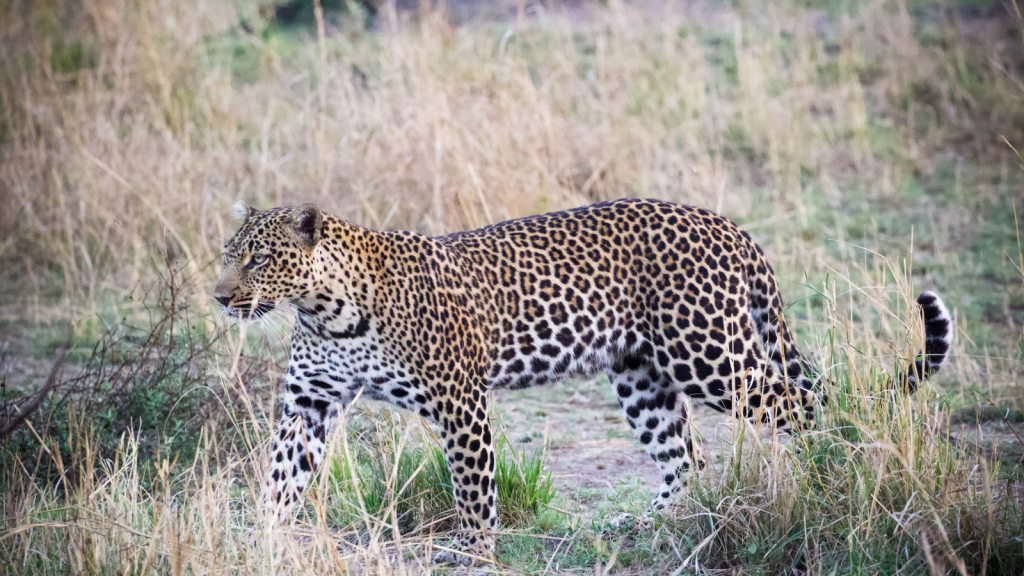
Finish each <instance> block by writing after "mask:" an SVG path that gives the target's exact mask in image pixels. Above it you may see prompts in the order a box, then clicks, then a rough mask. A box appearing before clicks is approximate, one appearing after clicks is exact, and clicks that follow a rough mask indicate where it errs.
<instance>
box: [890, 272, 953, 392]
mask: <svg viewBox="0 0 1024 576" xmlns="http://www.w3.org/2000/svg"><path fill="white" fill-rule="evenodd" d="M917 304H918V306H920V307H921V312H922V313H923V314H924V354H921V355H920V356H918V357H917V359H916V360H914V362H913V363H911V364H908V365H907V366H906V367H904V368H903V369H902V370H900V371H899V372H897V375H896V378H895V380H894V381H892V382H890V386H891V387H895V388H897V389H905V390H907V391H908V392H910V393H911V394H912V393H914V391H916V390H917V386H918V384H920V383H921V382H922V381H923V380H924V379H925V378H928V377H929V376H931V375H932V374H934V373H936V372H938V370H939V368H940V367H941V366H942V364H943V363H944V362H945V361H946V356H947V354H948V353H949V347H950V345H952V343H953V320H952V318H951V317H950V315H949V309H947V308H946V305H945V304H944V303H943V302H942V298H939V295H938V294H936V293H934V292H924V293H922V294H921V295H920V296H918V298H917Z"/></svg>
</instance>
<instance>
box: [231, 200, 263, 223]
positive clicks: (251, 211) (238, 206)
mask: <svg viewBox="0 0 1024 576" xmlns="http://www.w3.org/2000/svg"><path fill="white" fill-rule="evenodd" d="M258 212H259V210H257V209H255V208H253V207H252V206H247V205H246V204H245V200H239V201H238V202H235V205H234V206H232V207H231V219H232V220H235V221H236V222H245V221H246V220H248V219H249V218H251V217H253V216H254V215H255V214H256V213H258Z"/></svg>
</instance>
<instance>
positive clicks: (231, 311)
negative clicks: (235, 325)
mask: <svg viewBox="0 0 1024 576" xmlns="http://www.w3.org/2000/svg"><path fill="white" fill-rule="evenodd" d="M274 307H275V304H274V303H273V302H257V303H256V307H255V308H253V307H252V306H251V305H248V304H247V305H244V306H221V308H220V309H221V312H223V313H224V315H225V316H227V317H228V318H231V319H233V320H259V319H260V318H262V317H263V316H264V315H266V314H268V313H269V312H270V311H271V310H273V309H274Z"/></svg>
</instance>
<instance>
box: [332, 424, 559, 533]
mask: <svg viewBox="0 0 1024 576" xmlns="http://www.w3.org/2000/svg"><path fill="white" fill-rule="evenodd" d="M348 433H349V435H350V436H351V437H353V438H354V439H355V441H354V442H352V444H351V446H352V448H351V452H350V455H349V456H347V457H346V456H345V454H337V455H336V457H335V458H334V459H333V460H332V461H331V464H330V468H329V471H328V474H329V483H330V490H329V495H330V497H331V498H333V499H334V500H335V501H336V504H335V505H332V506H331V507H330V513H329V514H330V519H331V522H332V523H333V524H335V525H338V526H347V525H350V524H353V523H359V522H361V521H363V520H364V518H363V516H362V514H363V512H364V511H365V512H366V514H368V515H370V516H371V517H373V518H375V519H377V520H383V521H385V522H389V521H390V519H391V518H392V515H393V517H394V518H397V520H398V526H399V529H400V530H402V531H403V532H407V531H417V530H420V529H427V528H429V529H432V530H434V531H435V532H436V531H444V530H449V529H453V528H454V527H455V523H454V521H455V519H454V517H453V515H452V512H453V511H454V507H455V501H454V498H453V495H452V483H451V475H450V472H449V468H448V462H447V459H446V458H445V455H444V451H443V450H442V448H441V447H440V446H439V445H438V443H437V441H436V439H435V438H433V437H425V438H422V439H421V440H422V441H421V442H419V443H418V444H413V443H411V442H409V441H408V438H407V437H404V436H403V435H402V434H401V433H400V432H399V429H398V428H397V427H390V428H385V429H383V430H376V431H374V432H372V433H371V434H369V435H368V436H362V437H360V435H359V434H358V433H357V431H355V430H349V431H348ZM505 447H507V448H508V451H506V450H505ZM497 453H498V455H497V459H496V463H495V482H496V483H497V488H498V512H499V514H500V522H501V525H502V526H503V527H518V526H525V525H527V524H529V523H530V522H532V521H533V520H534V519H536V518H537V517H538V514H540V513H542V512H543V511H544V507H545V506H546V505H547V504H549V503H550V502H551V500H552V499H553V498H554V497H555V494H556V491H555V488H554V486H553V485H552V480H551V474H550V473H545V472H544V467H543V454H542V453H541V451H539V450H538V451H536V452H534V453H532V454H528V453H527V452H526V450H525V449H524V450H523V451H521V452H516V451H515V450H514V449H513V448H512V447H511V444H509V442H508V440H507V439H506V438H505V436H504V435H499V436H498V438H497Z"/></svg>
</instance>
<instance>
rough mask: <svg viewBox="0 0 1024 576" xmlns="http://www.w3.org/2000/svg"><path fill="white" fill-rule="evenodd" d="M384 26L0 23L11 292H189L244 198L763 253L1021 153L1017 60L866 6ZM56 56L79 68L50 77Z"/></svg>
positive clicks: (944, 17)
mask: <svg viewBox="0 0 1024 576" xmlns="http://www.w3.org/2000/svg"><path fill="white" fill-rule="evenodd" d="M389 6H390V5H388V4H385V5H384V6H383V7H382V9H381V13H380V15H379V17H378V20H377V21H378V24H379V26H380V28H381V31H380V32H379V33H368V32H365V31H363V29H362V27H361V26H360V25H357V24H355V23H353V22H352V21H349V20H343V21H341V22H338V23H331V22H329V23H328V26H327V27H326V31H327V34H326V37H325V38H323V40H322V42H319V43H318V42H317V41H316V39H315V38H311V39H310V41H305V42H303V41H298V40H295V38H294V36H285V35H264V36H261V35H260V34H247V33H246V32H244V30H243V28H241V27H240V26H239V14H241V16H242V17H245V18H247V19H248V22H253V21H256V22H258V21H259V16H258V15H257V10H256V6H255V5H243V6H242V7H241V8H239V10H238V12H237V13H236V11H235V10H232V9H231V8H229V7H227V6H226V5H223V4H221V3H202V2H200V3H190V2H185V3H180V2H171V1H163V2H161V1H146V2H141V3H124V4H122V3H120V2H118V1H116V0H96V1H93V2H87V3H84V4H82V5H80V6H79V5H73V4H68V5H64V4H61V3H60V2H54V3H52V4H46V3H38V4H37V3H25V4H21V3H13V4H9V5H7V7H6V8H5V9H4V11H5V13H4V15H3V16H4V17H3V21H4V25H3V27H2V32H0V34H2V37H0V46H2V50H3V53H2V55H3V58H2V60H3V67H2V70H0V77H2V81H0V103H2V109H3V119H2V120H3V132H2V135H3V148H2V152H0V153H2V159H3V161H2V164H0V182H2V186H0V194H2V195H3V196H2V199H0V200H2V202H3V204H4V205H5V206H7V207H8V209H6V210H4V211H3V214H2V216H0V218H2V220H0V227H2V229H3V230H5V231H6V232H5V234H4V238H3V249H2V251H0V258H2V260H3V262H4V270H5V280H20V279H24V280H26V281H27V284H28V286H30V287H31V288H34V289H35V291H37V292H40V291H41V292H50V293H51V294H52V293H53V291H54V290H55V289H56V290H58V291H59V294H62V295H66V296H68V297H78V296H84V297H86V298H88V299H91V300H95V299H96V298H99V297H100V295H101V294H102V293H104V291H105V290H110V289H114V290H125V289H126V288H127V287H131V286H133V285H134V283H135V282H136V281H137V280H138V279H139V278H141V277H144V276H146V275H147V272H146V268H147V265H146V259H147V257H148V256H149V255H151V254H152V253H153V252H154V251H158V252H160V251H163V250H166V249H171V250H173V251H176V252H177V253H180V254H181V255H182V256H183V257H185V258H187V259H192V260H194V261H195V262H196V266H199V267H203V266H205V265H206V264H207V263H214V262H216V260H217V258H216V255H217V254H218V252H219V247H220V245H221V243H222V241H223V240H224V238H225V237H226V236H228V235H230V232H231V225H230V224H229V223H228V222H226V221H225V214H227V213H228V212H227V211H228V206H230V205H231V204H233V203H234V202H236V201H237V200H238V199H245V200H246V201H248V202H251V203H253V204H255V205H257V206H273V205H280V204H294V203H299V202H307V201H309V202H317V203H319V204H320V205H322V207H323V208H324V209H325V210H327V211H329V212H332V213H335V214H338V215H339V216H343V217H345V218H348V219H350V220H352V221H353V222H356V223H358V224H362V225H366V226H371V227H374V228H382V229H398V228H401V229H413V230H417V231H422V232H427V233H432V234H441V233H446V232H449V231H455V230H463V229H468V228H473V227H477V226H481V225H485V224H488V223H492V222H497V221H501V220H504V219H507V218H511V217H518V216H524V215H529V214H534V213H538V212H544V211H548V210H555V209H561V208H567V207H572V206H578V205H581V204H586V203H590V202H594V201H599V200H606V199H611V198H617V197H621V196H645V197H658V198H663V199H666V200H672V201H677V202H683V203H688V204H695V205H699V206H703V207H707V208H710V209H713V210H716V211H719V212H723V213H725V214H727V215H729V216H731V217H733V218H737V219H740V220H743V221H750V220H756V221H758V225H759V226H761V233H760V234H759V235H760V236H761V237H762V238H763V239H764V240H766V241H767V243H768V244H771V241H770V238H771V236H772V233H774V234H775V235H781V234H784V233H785V231H786V230H787V228H790V227H791V226H795V227H800V228H806V227H807V225H808V221H813V220H814V218H815V217H816V213H817V212H819V211H820V210H823V209H824V210H826V211H831V210H834V209H836V208H838V207H840V206H841V205H842V204H843V201H844V200H845V197H846V196H847V194H850V193H853V192H860V193H863V194H864V195H866V196H867V197H868V198H870V199H872V201H877V202H884V201H885V200H886V199H887V198H890V197H893V196H894V195H898V194H899V192H900V190H901V187H904V186H905V185H906V183H907V182H908V181H909V180H910V179H912V178H913V177H914V175H915V174H919V173H921V172H922V171H923V172H927V171H929V170H931V169H933V168H934V166H935V164H936V163H937V162H939V161H941V159H942V158H941V157H939V156H937V155H938V154H939V153H942V154H949V153H953V154H959V155H963V156H965V157H968V158H977V157H979V156H981V157H986V158H992V157H995V158H997V159H998V158H999V157H1000V156H1001V157H1002V159H1003V160H1002V161H1003V162H1006V161H1008V159H1009V158H1010V156H1009V150H1007V149H1006V148H1005V146H1003V145H1002V143H1001V142H999V141H998V140H997V136H996V135H997V134H998V133H1007V134H1008V136H1009V137H1011V138H1013V137H1014V136H1013V133H1014V130H1017V131H1018V133H1019V130H1020V129H1021V128H1024V126H1022V122H1024V121H1022V119H1021V114H1020V110H1021V108H1022V107H1021V104H1022V91H1021V87H1020V86H1019V85H1018V82H1016V81H1015V76H1014V75H1013V74H1009V73H1007V72H1006V70H1005V69H1004V68H1005V67H1006V66H1011V65H1016V61H1015V60H1013V58H1015V57H1016V50H1017V48H1018V47H1015V46H1014V45H1013V44H1012V43H1010V42H1007V41H1005V40H1004V39H1002V38H992V39H991V41H990V42H988V41H986V39H985V34H981V35H974V36H968V35H967V32H966V31H965V27H964V26H960V25H958V22H957V18H956V14H955V13H953V12H948V13H947V12H943V11H942V10H941V9H940V8H936V9H935V10H934V11H933V13H932V14H930V16H929V19H930V21H929V22H925V23H922V22H914V21H912V20H911V18H910V16H909V15H908V14H907V12H906V8H905V6H904V4H903V2H902V1H899V2H896V3H895V4H893V3H891V2H888V1H882V0H877V1H872V2H866V3H859V4H858V6H857V14H856V15H855V16H849V15H847V16H843V17H841V18H838V19H836V20H834V21H824V22H823V21H822V17H821V15H820V14H817V13H810V14H809V13H807V12H805V11H804V10H801V9H799V8H798V7H797V6H795V5H793V6H788V7H787V6H786V3H782V6H779V5H776V4H775V3H767V2H764V3H762V2H749V3H741V4H740V8H739V9H737V10H726V9H720V8H716V7H715V5H714V4H709V5H706V6H705V5H702V4H697V7H696V8H693V9H692V10H691V11H690V12H689V13H688V12H687V10H685V9H683V8H680V7H677V6H675V5H673V4H667V5H664V6H643V5H641V6H639V7H632V6H627V5H624V4H622V3H620V2H611V3H610V4H609V7H608V8H607V9H602V8H600V7H598V6H589V5H588V6H587V7H586V10H585V18H583V19H582V21H572V20H570V19H569V18H567V17H561V16H559V15H558V13H557V10H555V11H552V12H550V13H549V12H543V11H541V12H540V16H539V17H537V18H533V19H529V20H525V21H520V22H515V23H510V24H508V25H502V26H479V27H471V28H452V27H451V26H449V25H448V24H447V22H446V20H445V18H444V16H443V13H441V12H439V11H431V10H426V11H423V12H421V13H415V14H410V13H407V12H403V13H401V14H398V13H396V12H395V10H394V9H393V8H391V7H389ZM576 18H577V20H580V17H579V16H578V15H577V16H576ZM410 20H412V22H410ZM68 22H70V23H72V24H73V25H71V26H68V24H67V23H68ZM62 25H63V26H62ZM925 25H926V26H927V33H928V34H929V35H930V37H931V41H930V43H929V45H922V43H921V41H920V40H919V35H915V28H920V27H922V26H925ZM264 38H265V39H264ZM77 42H81V43H82V46H83V47H84V48H83V51H84V56H81V57H80V58H79V62H80V63H81V64H82V65H81V67H80V68H78V69H74V70H73V71H69V72H60V71H57V70H55V69H54V66H53V64H56V65H58V68H60V67H61V66H63V69H69V70H70V69H73V68H74V62H75V60H74V58H73V56H69V55H68V54H69V53H70V52H71V51H70V50H69V49H67V48H66V46H70V45H73V44H75V43H77ZM55 46H56V47H57V48H60V49H57V48H55ZM61 47H65V48H61ZM68 62H70V63H68ZM48 64H50V65H48ZM951 141H952V142H953V144H952V145H951ZM997 161H998V160H997ZM823 197H824V201H823ZM954 224H955V223H954ZM766 229H767V233H765V232H764V231H765V230H766ZM787 240H788V239H787ZM817 243H820V242H817ZM781 244H782V242H779V246H778V248H780V249H781V250H780V251H782V252H789V251H790V248H789V246H786V247H783V246H782V245H781ZM813 244H815V242H809V243H807V246H799V245H798V248H801V249H803V248H806V249H807V250H811V251H813V250H814V247H813ZM778 256H782V255H781V254H780V255H778ZM794 257H795V258H797V259H798V260H797V261H798V262H799V264H802V265H803V266H804V267H810V266H814V264H813V262H812V258H807V257H804V256H803V255H800V256H796V255H795V256H794ZM793 263H795V262H784V263H782V264H781V265H782V266H783V267H786V266H789V265H790V264H793ZM204 270H208V271H207V272H206V275H207V277H210V276H213V275H214V274H215V272H216V270H215V269H214V267H212V266H211V267H210V268H208V269H206V268H204ZM55 271H56V272H58V277H59V283H54V281H53V279H54V277H53V276H52V275H50V274H48V273H52V272H55Z"/></svg>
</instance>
